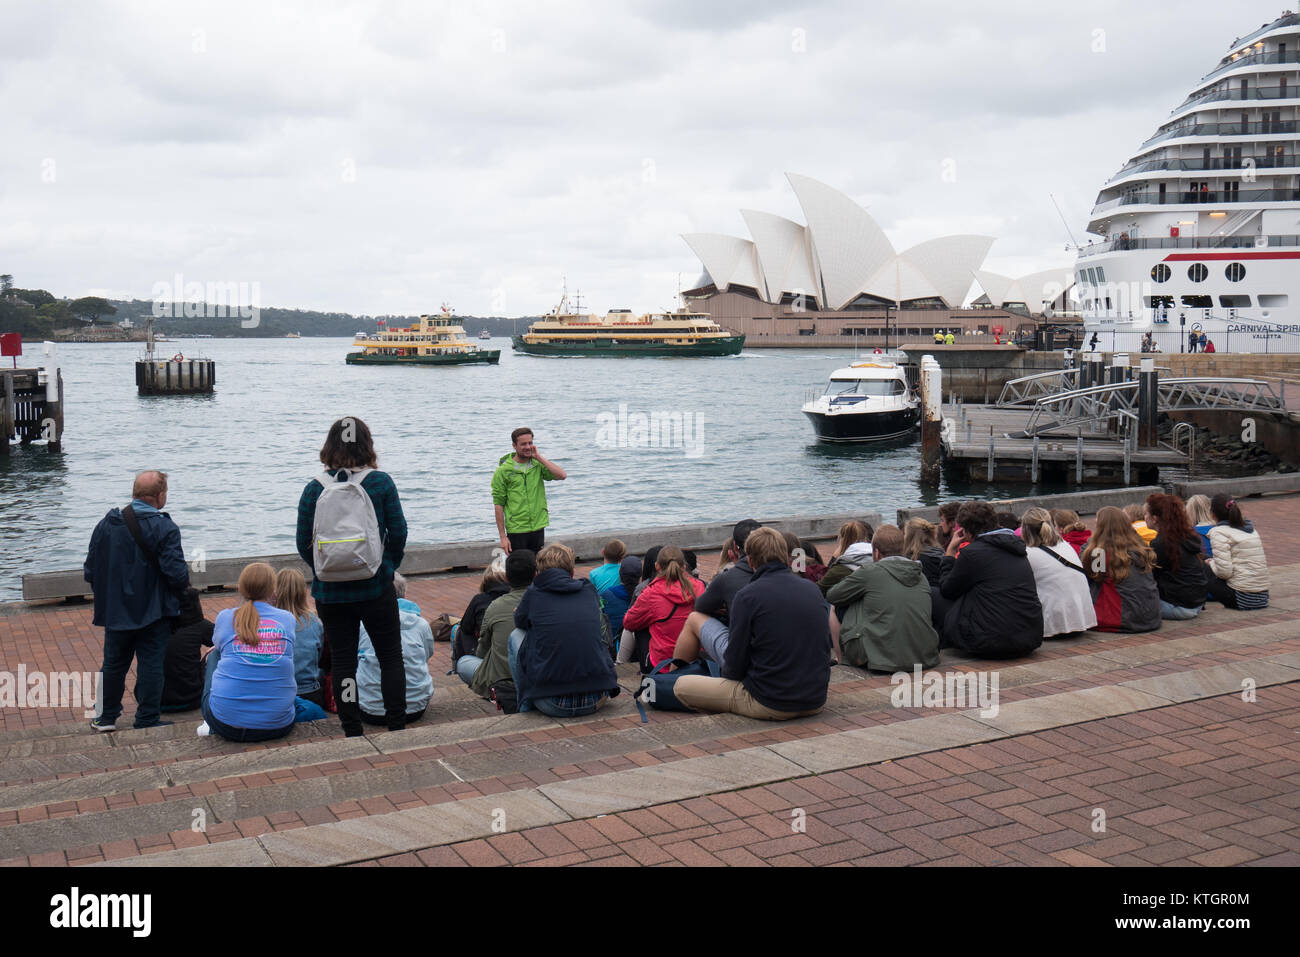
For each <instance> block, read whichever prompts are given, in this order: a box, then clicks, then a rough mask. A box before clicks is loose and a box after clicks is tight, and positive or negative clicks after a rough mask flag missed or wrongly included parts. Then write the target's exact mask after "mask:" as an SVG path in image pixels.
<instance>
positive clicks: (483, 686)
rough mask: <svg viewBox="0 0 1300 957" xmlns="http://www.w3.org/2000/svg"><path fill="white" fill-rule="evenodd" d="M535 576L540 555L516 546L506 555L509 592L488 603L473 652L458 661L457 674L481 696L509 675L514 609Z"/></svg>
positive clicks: (486, 696) (487, 693)
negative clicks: (508, 644) (509, 644)
mask: <svg viewBox="0 0 1300 957" xmlns="http://www.w3.org/2000/svg"><path fill="white" fill-rule="evenodd" d="M536 575H537V555H536V553H534V552H533V551H532V550H530V549H527V548H516V549H515V550H514V551H513V552H511V553H510V554H509V555H507V556H506V581H508V582H509V583H510V591H508V592H506V594H504V595H502V596H501V597H500V598H497V599H495V600H494V601H493V602H492V604H490V605H488V606H487V611H485V612H484V613H483V625H482V627H481V628H480V629H479V633H478V647H477V648H475V649H474V654H472V655H461V656H460V659H459V660H458V661H457V662H456V674H458V675H459V676H460V678H461V680H462V681H464V682H465V683H466V684H467V685H469V690H470V691H473V692H474V693H475V694H476V695H479V696H480V697H482V698H488V699H491V697H492V685H493V683H494V682H497V681H500V680H501V679H502V678H509V677H510V662H509V657H508V654H507V651H508V646H507V641H508V640H509V638H510V632H512V631H514V630H515V609H516V608H518V607H519V602H520V599H522V598H523V597H524V592H526V591H528V586H529V585H531V584H532V583H533V578H535V577H536Z"/></svg>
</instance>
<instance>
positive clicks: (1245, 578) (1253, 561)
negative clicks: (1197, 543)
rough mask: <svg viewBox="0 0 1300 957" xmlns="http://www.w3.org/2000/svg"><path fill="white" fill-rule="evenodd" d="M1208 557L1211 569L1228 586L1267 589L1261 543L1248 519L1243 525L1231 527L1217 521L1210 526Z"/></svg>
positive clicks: (1266, 574)
mask: <svg viewBox="0 0 1300 957" xmlns="http://www.w3.org/2000/svg"><path fill="white" fill-rule="evenodd" d="M1210 550H1211V551H1212V552H1213V555H1212V557H1211V558H1210V560H1209V563H1208V564H1209V566H1210V569H1211V571H1213V572H1214V574H1215V575H1217V576H1218V577H1219V578H1222V579H1223V580H1224V581H1226V582H1227V583H1228V587H1229V588H1233V589H1235V590H1237V591H1244V592H1264V591H1268V562H1267V561H1265V560H1264V543H1263V542H1261V541H1260V540H1259V533H1258V532H1257V531H1255V526H1254V525H1252V524H1251V523H1250V522H1247V523H1246V526H1245V528H1233V527H1232V526H1231V525H1229V524H1228V523H1227V522H1220V523H1219V524H1218V525H1215V526H1214V527H1213V528H1211V529H1210Z"/></svg>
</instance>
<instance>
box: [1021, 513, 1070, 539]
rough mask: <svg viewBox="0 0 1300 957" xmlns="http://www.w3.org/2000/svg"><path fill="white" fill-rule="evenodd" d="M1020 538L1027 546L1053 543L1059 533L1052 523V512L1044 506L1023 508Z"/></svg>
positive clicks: (1059, 537)
mask: <svg viewBox="0 0 1300 957" xmlns="http://www.w3.org/2000/svg"><path fill="white" fill-rule="evenodd" d="M1020 538H1021V540H1022V541H1023V542H1024V543H1025V545H1026V546H1027V547H1029V548H1033V547H1034V546H1035V545H1048V546H1051V545H1055V544H1056V543H1057V542H1059V541H1060V540H1061V535H1060V533H1059V532H1057V530H1056V526H1055V525H1053V524H1052V513H1051V512H1049V511H1048V510H1047V509H1045V508H1039V507H1038V506H1034V507H1033V508H1027V509H1025V511H1024V513H1023V514H1022V515H1021V516H1020Z"/></svg>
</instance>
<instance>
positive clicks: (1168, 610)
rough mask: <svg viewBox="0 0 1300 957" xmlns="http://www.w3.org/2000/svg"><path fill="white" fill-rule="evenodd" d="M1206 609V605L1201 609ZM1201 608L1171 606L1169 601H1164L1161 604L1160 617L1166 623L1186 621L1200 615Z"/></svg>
mask: <svg viewBox="0 0 1300 957" xmlns="http://www.w3.org/2000/svg"><path fill="white" fill-rule="evenodd" d="M1204 607H1205V606H1204V605H1202V606H1201V608H1204ZM1201 608H1184V607H1183V606H1182V605H1171V604H1170V603H1169V602H1167V601H1162V602H1161V603H1160V617H1161V618H1163V619H1164V620H1165V621H1186V620H1187V619H1189V618H1195V617H1196V616H1197V615H1199V614H1200V613H1201Z"/></svg>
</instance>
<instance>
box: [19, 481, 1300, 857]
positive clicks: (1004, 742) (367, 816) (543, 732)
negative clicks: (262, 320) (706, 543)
mask: <svg viewBox="0 0 1300 957" xmlns="http://www.w3.org/2000/svg"><path fill="white" fill-rule="evenodd" d="M1243 504H1244V505H1245V509H1246V513H1247V515H1248V517H1251V518H1253V519H1254V520H1255V521H1256V522H1257V523H1258V525H1259V527H1260V529H1261V533H1262V535H1263V536H1264V541H1265V544H1266V547H1267V549H1268V554H1269V557H1270V563H1271V568H1272V570H1273V572H1274V574H1275V579H1276V581H1277V583H1278V585H1279V586H1281V587H1275V589H1274V599H1275V601H1274V605H1273V606H1272V607H1271V608H1269V609H1268V610H1266V611H1263V612H1257V613H1250V614H1243V613H1235V612H1230V611H1227V610H1225V609H1222V608H1218V607H1214V608H1211V609H1210V610H1207V612H1206V613H1204V614H1203V615H1202V616H1201V618H1199V619H1196V620H1193V621H1190V622H1178V623H1167V624H1166V627H1164V628H1162V629H1161V630H1160V631H1158V632H1154V633H1151V634H1145V635H1100V634H1089V635H1087V636H1084V637H1082V638H1080V639H1077V640H1073V641H1066V642H1050V643H1048V644H1046V645H1044V646H1043V648H1042V649H1040V651H1039V652H1038V653H1036V654H1035V655H1033V656H1032V657H1031V658H1028V659H1023V660H1020V661H1014V662H999V663H997V667H998V669H999V672H1000V674H1001V677H1002V688H1001V703H1002V707H1003V708H1004V709H1006V708H1008V707H1010V708H1014V707H1016V706H1017V705H1019V706H1032V705H1033V703H1034V702H1035V701H1042V702H1045V703H1046V704H1048V705H1050V704H1051V703H1052V702H1053V701H1056V700H1061V701H1069V700H1073V699H1071V698H1070V695H1071V694H1077V693H1078V692H1080V691H1081V690H1084V689H1088V690H1089V691H1105V690H1106V689H1115V688H1117V687H1118V686H1119V685H1120V684H1121V683H1124V682H1134V681H1138V682H1141V681H1144V680H1145V681H1148V682H1150V681H1162V680H1165V681H1168V680H1176V681H1183V680H1184V679H1186V680H1190V681H1192V682H1193V683H1195V682H1197V681H1201V680H1205V681H1206V682H1208V684H1207V687H1209V685H1214V686H1215V689H1216V690H1212V691H1206V692H1205V693H1206V694H1212V695H1214V696H1213V697H1207V698H1204V700H1199V701H1189V702H1186V703H1176V704H1169V705H1168V706H1167V707H1161V706H1156V705H1162V704H1165V703H1166V702H1165V701H1164V700H1163V699H1152V700H1153V701H1154V702H1155V705H1152V704H1150V703H1149V702H1148V703H1146V704H1143V705H1141V706H1136V705H1135V706H1134V707H1135V708H1136V709H1137V710H1133V709H1129V710H1130V711H1131V713H1118V712H1117V711H1116V710H1114V709H1112V710H1111V711H1110V712H1108V715H1109V716H1105V717H1101V718H1100V719H1099V720H1092V721H1087V722H1086V723H1079V724H1074V725H1069V726H1066V727H1052V728H1050V729H1043V730H1038V729H1033V730H1031V731H1030V733H1023V734H1015V735H1014V736H1009V737H1001V738H1000V739H998V740H994V741H988V742H984V743H974V744H964V743H963V744H962V745H961V746H956V747H936V748H934V749H925V750H929V753H923V754H915V755H914V756H909V757H902V758H900V759H898V760H893V761H884V762H881V761H879V760H878V759H877V760H874V761H870V760H864V761H863V762H862V766H847V767H843V768H842V769H841V768H837V769H836V770H834V771H832V772H830V773H823V774H819V775H803V774H800V775H795V776H791V777H792V779H791V780H786V781H782V782H780V783H771V784H765V785H764V786H761V787H747V786H742V787H737V788H734V789H728V788H722V789H721V790H722V792H723V793H716V794H713V793H710V794H706V795H705V796H702V797H694V798H691V799H688V800H681V801H676V802H668V803H662V804H660V805H657V806H652V807H648V808H640V809H636V810H628V811H620V812H618V813H611V814H608V815H607V816H603V817H594V818H590V819H581V818H582V817H583V816H582V815H573V816H574V817H575V818H578V819H573V820H563V821H560V822H558V823H553V824H548V825H547V826H544V827H538V828H529V829H525V830H521V831H515V832H512V833H506V834H490V835H486V834H485V835H484V836H483V837H482V838H481V839H475V840H472V841H454V842H448V841H445V840H438V841H433V842H432V843H433V844H436V845H437V846H428V847H425V848H422V849H419V850H417V851H414V852H411V853H401V854H384V853H364V852H359V853H353V854H351V856H346V857H345V858H341V859H340V860H339V862H352V863H367V864H370V863H383V864H415V863H421V864H430V863H464V862H469V863H482V864H500V863H507V862H508V863H551V864H590V863H611V864H615V863H617V864H628V863H642V864H655V863H664V864H670V863H728V864H734V863H758V862H768V863H780V864H793V863H815V864H831V863H854V862H858V863H917V864H921V863H953V864H966V863H980V864H984V863H995V862H1002V863H1015V862H1024V863H1056V864H1092V863H1109V864H1115V863H1120V864H1144V863H1145V864H1157V863H1170V862H1174V863H1193V864H1210V865H1213V864H1225V863H1268V864H1274V863H1300V860H1298V859H1297V854H1298V853H1300V847H1298V846H1297V845H1298V844H1300V810H1297V805H1298V804H1300V801H1297V800H1296V798H1295V794H1296V793H1297V788H1296V785H1297V784H1300V764H1298V763H1297V748H1296V746H1295V743H1296V734H1297V733H1298V732H1300V720H1297V718H1296V714H1297V712H1298V711H1300V709H1297V707H1296V705H1297V704H1298V703H1300V697H1298V696H1300V682H1297V681H1293V680H1292V678H1293V677H1294V676H1295V675H1296V674H1297V673H1300V660H1297V661H1292V659H1294V658H1295V655H1296V653H1297V652H1300V626H1297V624H1296V612H1297V610H1298V609H1300V588H1298V587H1297V586H1300V562H1297V560H1296V556H1298V555H1300V521H1297V519H1300V496H1294V497H1287V498H1274V499H1254V500H1247V501H1246V502H1244V503H1243ZM702 557H703V558H704V559H705V560H704V566H705V569H706V572H707V571H711V570H712V565H713V556H707V557H705V556H702ZM476 588H477V576H438V577H433V578H428V579H423V580H415V581H413V582H412V584H411V594H412V597H414V598H415V600H417V601H419V602H420V603H421V604H422V605H423V607H424V608H425V610H426V613H428V612H430V611H435V610H448V611H450V612H451V613H453V614H459V612H460V611H461V610H463V608H464V605H465V604H466V602H467V601H468V600H469V597H470V596H471V595H472V594H473V592H474V591H475V590H476ZM234 602H235V598H234V596H232V595H217V596H213V597H211V598H209V599H208V600H207V601H205V610H206V612H207V614H208V616H209V617H213V616H214V615H215V613H216V611H217V610H219V609H221V608H224V607H229V606H231V605H233V604H234ZM89 619H90V609H89V608H88V606H52V607H46V608H40V609H35V610H31V611H28V612H25V613H22V614H18V615H7V616H0V670H10V671H13V670H16V667H17V665H18V663H20V662H21V663H25V664H26V665H27V667H28V669H29V670H38V669H48V670H91V671H93V670H95V669H97V668H98V665H99V652H100V639H99V635H98V632H97V629H93V628H91V627H90V625H89ZM1287 656H1290V658H1288V657H1287ZM1279 660H1280V663H1278V662H1279ZM448 664H449V662H448V651H447V649H446V647H445V646H441V647H440V648H439V650H438V652H437V654H436V655H435V657H434V659H433V662H432V663H431V665H430V669H431V671H432V673H433V674H434V681H435V687H436V690H435V694H434V699H433V704H432V705H431V708H430V712H429V715H428V716H427V717H426V718H425V720H424V721H422V722H420V723H419V724H418V725H415V726H413V727H412V728H411V729H410V730H408V731H407V732H403V733H401V734H398V735H391V736H387V737H385V738H375V739H372V738H366V739H359V740H353V741H345V740H344V739H342V737H341V735H340V732H339V731H338V728H337V724H336V722H334V721H330V722H320V723H317V724H313V725H305V726H299V727H298V728H296V729H295V731H294V733H293V735H291V736H290V738H288V739H286V740H284V741H280V742H269V743H267V744H264V745H256V746H241V745H232V744H230V743H228V742H221V741H218V740H214V739H211V738H204V739H197V738H195V737H193V727H194V725H195V724H197V716H195V715H193V714H190V715H181V716H179V717H178V722H177V725H176V726H175V727H174V728H167V729H158V730H156V731H146V732H124V733H118V734H116V735H109V736H105V735H96V734H94V733H93V732H91V731H90V730H89V729H88V728H86V727H85V725H84V722H83V720H82V719H81V717H80V715H79V713H70V712H69V711H67V710H62V711H59V710H56V709H37V710H32V709H4V710H3V711H0V863H5V864H20V865H21V864H85V863H95V862H99V861H117V860H121V861H129V860H131V859H137V858H140V857H141V856H146V859H147V856H148V855H153V854H157V853H162V852H172V853H173V854H175V853H178V852H181V853H183V849H185V848H190V847H193V848H196V850H198V851H207V850H218V849H219V848H209V847H208V845H222V844H229V845H230V846H231V847H232V848H235V847H240V848H243V847H245V846H248V847H249V848H250V850H251V851H255V852H256V851H259V849H260V847H261V844H260V842H262V841H264V840H267V839H268V838H269V837H270V836H274V835H277V834H279V833H282V832H291V831H298V830H300V829H307V830H306V831H304V832H303V833H307V834H314V833H316V832H317V831H321V833H322V834H324V833H325V832H326V831H328V829H329V828H332V827H334V828H337V827H341V826H344V825H341V824H339V823H338V822H345V821H346V822H355V823H365V822H373V821H382V820H384V819H385V818H386V817H393V818H395V819H396V818H400V817H401V816H402V815H403V814H406V813H415V812H416V811H420V810H421V809H425V808H428V807H431V806H433V807H436V806H439V805H442V806H447V807H449V806H450V805H451V804H452V803H454V802H465V801H470V802H474V801H478V802H479V803H482V804H484V806H489V807H490V806H491V804H492V803H493V802H494V801H497V800H500V801H506V800H507V799H509V798H511V796H520V795H525V794H527V793H532V792H536V791H537V789H538V788H543V789H545V788H547V787H549V786H553V785H555V784H557V783H558V782H585V781H604V780H608V781H617V780H618V779H619V777H620V775H623V776H627V775H628V774H629V773H634V772H635V769H637V768H647V769H651V770H653V769H656V768H665V769H667V768H669V767H670V766H673V765H677V764H678V763H679V762H686V765H682V766H683V767H686V766H689V765H691V762H697V763H698V762H699V761H708V760H711V758H710V756H713V755H732V754H738V753H740V752H752V751H754V750H755V749H758V750H764V749H776V750H777V751H780V749H781V748H783V747H787V746H788V745H786V744H785V743H786V742H821V741H826V742H831V743H833V742H834V741H835V740H837V737H836V736H842V735H843V734H844V733H845V732H853V731H854V730H855V729H882V731H883V732H885V733H889V729H891V728H899V729H900V730H901V731H904V732H906V731H907V729H908V728H911V727H919V726H920V725H921V724H922V723H924V722H921V721H919V720H918V719H920V718H922V717H923V716H927V715H933V713H934V712H933V711H930V710H923V709H896V708H892V707H890V706H889V702H888V695H887V692H888V690H889V687H890V684H889V679H888V677H887V676H868V675H866V674H864V673H863V672H860V671H857V670H856V669H851V668H843V667H841V668H837V669H835V675H834V677H833V679H832V680H833V684H832V686H831V693H830V696H829V700H828V705H827V708H826V710H825V711H824V712H823V713H822V714H820V715H817V716H815V717H813V718H809V719H802V720H800V721H797V722H790V723H785V724H780V725H773V724H767V723H763V722H754V721H748V720H747V719H740V718H735V717H732V716H726V717H709V716H700V715H686V714H674V713H666V712H657V713H655V714H654V715H653V717H652V720H651V722H650V723H649V724H642V723H641V721H640V719H639V718H638V717H637V716H636V714H635V712H633V711H632V710H631V708H630V706H629V704H628V701H627V696H622V697H621V698H619V699H615V702H614V703H612V704H611V706H610V707H609V708H608V709H606V711H604V712H602V713H600V714H598V715H596V716H593V717H592V718H590V719H580V720H578V721H573V722H553V721H550V720H549V719H546V718H544V717H542V716H538V715H535V714H530V715H517V716H508V717H506V716H500V715H498V714H497V713H496V712H495V711H494V709H493V708H492V706H491V705H489V704H488V703H486V702H483V701H481V700H479V699H477V698H474V697H473V696H472V695H470V694H469V693H468V692H467V690H466V689H464V688H463V686H461V685H460V684H459V682H457V681H455V679H454V678H448V677H446V676H445V675H444V672H446V670H447V668H448ZM942 667H944V668H946V669H948V670H959V671H960V670H977V669H979V668H981V667H984V665H982V664H981V663H978V662H969V661H963V660H961V659H954V658H952V657H951V656H947V655H946V656H945V662H944V664H943V665H942ZM1225 669H1226V672H1227V673H1230V674H1229V677H1230V678H1231V682H1229V685H1230V686H1231V684H1232V682H1236V681H1237V680H1238V679H1237V677H1236V676H1237V675H1239V674H1246V675H1260V676H1262V675H1272V676H1273V677H1272V678H1271V679H1270V680H1269V681H1266V682H1264V683H1263V684H1262V685H1261V687H1260V688H1259V689H1258V697H1257V700H1256V701H1255V702H1253V703H1248V702H1244V701H1242V700H1241V698H1240V696H1239V695H1238V696H1232V695H1225V694H1224V693H1223V692H1224V690H1226V688H1224V687H1223V680H1224V674H1225ZM1234 669H1235V670H1234ZM1214 675H1217V676H1218V677H1217V679H1215V680H1214V681H1211V680H1210V679H1209V678H1204V679H1202V676H1214ZM621 680H622V683H623V684H624V686H625V687H627V688H632V687H634V686H635V684H636V678H635V676H634V675H633V674H632V673H631V672H630V671H625V672H623V673H621ZM1215 681H1217V684H1216V683H1215ZM128 687H129V685H128ZM1179 700H1181V699H1179ZM127 705H128V708H130V707H131V706H132V702H131V701H130V695H129V694H128V697H127ZM128 713H129V712H128ZM1099 714H1100V712H1099ZM1079 720H1083V719H1082V718H1081V719H1079ZM390 739H391V740H390ZM768 780H773V779H772V778H768ZM706 790H707V789H706ZM654 793H658V792H654ZM696 793H701V792H696ZM647 799H648V800H649V799H653V798H651V797H647ZM465 806H466V807H468V806H469V805H465ZM796 807H798V808H802V810H803V811H804V812H806V814H807V817H806V829H805V830H803V831H795V830H792V827H791V822H792V818H791V812H792V809H793V808H796ZM1094 808H1101V809H1102V810H1104V811H1105V812H1106V815H1107V830H1106V831H1105V832H1104V833H1095V832H1093V831H1092V830H1091V823H1092V811H1093V809H1094ZM196 811H202V812H203V814H204V815H205V817H206V820H207V826H206V830H203V831H196V830H193V829H191V818H192V816H193V815H194V813H195V812H196ZM160 860H162V858H160Z"/></svg>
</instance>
